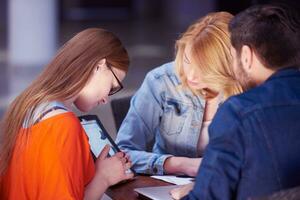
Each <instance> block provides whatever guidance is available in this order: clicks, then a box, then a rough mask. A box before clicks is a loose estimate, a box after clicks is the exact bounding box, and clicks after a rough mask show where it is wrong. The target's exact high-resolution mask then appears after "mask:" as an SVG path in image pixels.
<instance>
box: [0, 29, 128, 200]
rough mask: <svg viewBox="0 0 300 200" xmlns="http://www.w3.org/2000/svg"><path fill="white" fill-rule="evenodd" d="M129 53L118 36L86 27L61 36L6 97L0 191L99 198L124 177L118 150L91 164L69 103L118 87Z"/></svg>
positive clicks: (92, 99) (92, 100)
mask: <svg viewBox="0 0 300 200" xmlns="http://www.w3.org/2000/svg"><path fill="white" fill-rule="evenodd" d="M128 65H129V59H128V55H127V52H126V50H125V49H124V47H123V46H122V44H121V42H120V40H119V39H118V38H117V37H116V36H115V35H114V34H112V33H111V32H109V31H107V30H104V29H97V28H91V29H86V30H84V31H82V32H80V33H78V34H77V35H76V36H74V37H73V38H72V39H71V40H69V41H68V42H67V43H66V44H65V45H64V46H63V47H62V48H61V49H60V50H59V51H58V53H57V54H56V56H55V57H54V58H53V60H52V61H51V62H50V63H49V65H48V66H47V67H46V68H45V70H44V71H43V72H42V73H41V74H40V75H39V77H38V78H37V79H36V80H35V81H34V82H33V83H32V84H31V85H30V86H29V87H28V88H27V89H25V91H24V92H22V93H21V94H20V95H19V96H18V97H17V98H16V99H15V100H14V101H13V102H12V104H11V105H10V107H9V108H8V111H7V112H6V114H5V116H4V119H3V120H2V124H1V128H0V130H1V135H0V136H1V140H0V141H1V150H0V153H1V154H0V156H1V157H0V161H1V163H0V169H1V171H0V172H1V185H0V199H18V200H22V199H24V200H25V199H44V200H45V199H100V197H101V196H102V194H103V193H104V191H105V190H106V189H107V188H108V187H109V186H110V185H113V184H115V183H117V182H119V181H121V180H125V179H128V178H131V177H132V174H127V173H125V172H126V170H127V169H128V168H129V167H130V162H129V163H126V158H125V157H124V155H123V153H118V154H116V155H115V156H112V157H109V158H107V154H108V151H109V148H108V147H105V148H104V150H103V151H102V152H101V154H100V155H99V157H98V159H97V160H96V163H95V164H94V161H93V158H92V156H91V154H90V147H89V144H88V140H87V136H86V135H85V132H84V130H83V128H82V127H81V125H80V122H79V121H78V119H77V117H76V116H75V114H74V113H73V112H72V108H71V106H72V104H74V105H75V106H76V107H77V108H78V109H79V110H81V111H83V112H88V111H90V110H91V109H92V108H94V107H96V106H97V105H99V104H102V103H106V102H107V98H108V96H109V95H112V94H114V93H116V92H118V91H119V90H120V89H122V85H121V81H122V80H123V79H124V77H125V74H126V72H127V71H128Z"/></svg>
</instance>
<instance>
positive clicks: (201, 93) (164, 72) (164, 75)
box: [117, 12, 242, 176]
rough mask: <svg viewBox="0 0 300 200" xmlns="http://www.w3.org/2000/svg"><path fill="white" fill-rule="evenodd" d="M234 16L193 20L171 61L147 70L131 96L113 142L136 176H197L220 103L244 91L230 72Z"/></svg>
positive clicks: (227, 15) (224, 15) (224, 13)
mask: <svg viewBox="0 0 300 200" xmlns="http://www.w3.org/2000/svg"><path fill="white" fill-rule="evenodd" d="M232 17H233V16H232V15H231V14H229V13H226V12H218V13H211V14H209V15H207V16H205V17H203V18H201V19H199V20H198V21H196V22H195V23H194V24H193V25H191V26H190V27H189V28H188V29H187V31H186V32H185V33H183V34H182V36H181V38H180V39H179V40H178V41H177V43H176V49H177V52H176V60H175V63H167V64H165V65H163V66H161V67H158V68H156V69H154V70H152V71H151V72H149V73H148V74H147V76H146V78H145V80H144V82H143V84H142V86H141V88H140V89H139V90H138V91H137V93H136V94H135V95H134V96H133V98H132V100H131V107H130V109H129V111H128V113H127V116H126V118H125V119H124V121H123V123H122V125H121V128H120V130H119V132H118V136H117V142H118V144H119V146H120V147H121V148H122V149H123V150H125V151H126V152H127V153H128V154H129V155H130V158H131V159H132V163H133V168H134V169H135V170H136V171H137V172H139V173H146V174H185V175H189V176H195V175H196V173H197V171H198V168H199V165H200V163H201V159H202V158H201V157H202V155H203V153H204V150H205V147H206V145H207V143H208V139H209V138H208V134H207V127H208V126H209V123H210V121H211V119H212V118H213V116H214V114H215V112H216V110H217V108H218V105H219V104H220V103H221V102H222V101H223V100H225V99H226V98H227V97H229V96H231V95H233V94H237V93H239V92H241V90H242V88H241V87H240V85H239V84H238V83H237V82H236V80H235V78H234V74H233V71H232V70H231V68H230V66H231V59H232V58H231V55H230V47H231V45H230V38H229V33H228V23H229V21H230V19H231V18H232ZM175 69H177V73H176V70H175ZM180 79H181V80H180ZM191 91H193V92H191Z"/></svg>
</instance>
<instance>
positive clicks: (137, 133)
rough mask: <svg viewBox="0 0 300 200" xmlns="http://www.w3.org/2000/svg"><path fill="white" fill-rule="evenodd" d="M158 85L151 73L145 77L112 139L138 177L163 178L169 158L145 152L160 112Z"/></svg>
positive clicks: (153, 133)
mask: <svg viewBox="0 0 300 200" xmlns="http://www.w3.org/2000/svg"><path fill="white" fill-rule="evenodd" d="M159 81H160V80H157V79H155V77H154V76H153V74H152V73H151V72H150V73H149V74H148V75H147V76H146V78H145V80H144V82H143V84H142V86H141V88H140V89H139V90H138V91H137V93H136V94H135V95H134V96H133V97H132V100H131V104H130V108H129V111H128V113H127V115H126V118H125V119H124V121H123V123H122V125H121V127H120V130H119V132H118V135H117V139H116V142H117V144H118V146H119V147H120V148H121V149H122V150H124V151H125V152H126V153H128V154H129V156H130V158H131V160H132V163H133V167H134V170H135V171H136V172H138V173H144V174H160V175H161V174H163V173H164V170H163V165H164V162H165V159H166V158H167V157H169V156H170V155H162V154H157V153H152V152H147V150H149V148H148V147H149V146H151V145H153V143H154V140H155V131H156V128H158V127H159V123H160V117H161V115H162V112H163V111H162V106H161V101H162V100H161V96H160V91H159V88H160V86H158V85H159V84H163V83H160V82H159ZM154 82H155V84H154V85H156V86H157V87H155V88H154V86H153V83H154Z"/></svg>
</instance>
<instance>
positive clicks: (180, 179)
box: [151, 175, 195, 185]
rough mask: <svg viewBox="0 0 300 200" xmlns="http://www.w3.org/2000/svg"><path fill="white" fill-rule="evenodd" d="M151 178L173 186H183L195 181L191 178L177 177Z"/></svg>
mask: <svg viewBox="0 0 300 200" xmlns="http://www.w3.org/2000/svg"><path fill="white" fill-rule="evenodd" d="M151 177H152V178H155V179H159V180H163V181H166V182H168V183H173V184H175V185H185V184H188V183H192V182H193V181H194V180H195V179H194V178H191V177H178V176H170V175H167V176H166V175H164V176H151Z"/></svg>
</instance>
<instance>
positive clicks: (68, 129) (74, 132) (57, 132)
mask: <svg viewBox="0 0 300 200" xmlns="http://www.w3.org/2000/svg"><path fill="white" fill-rule="evenodd" d="M33 128H38V129H43V130H45V131H48V132H51V133H52V134H51V135H53V136H54V137H55V136H57V137H59V138H64V137H77V136H78V135H79V134H78V133H80V132H82V131H83V129H82V126H81V124H80V121H79V119H78V118H77V117H76V115H75V114H74V113H72V112H65V113H61V114H57V115H55V116H52V117H49V118H47V119H44V120H43V121H41V122H39V123H38V124H36V126H34V127H33Z"/></svg>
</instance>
